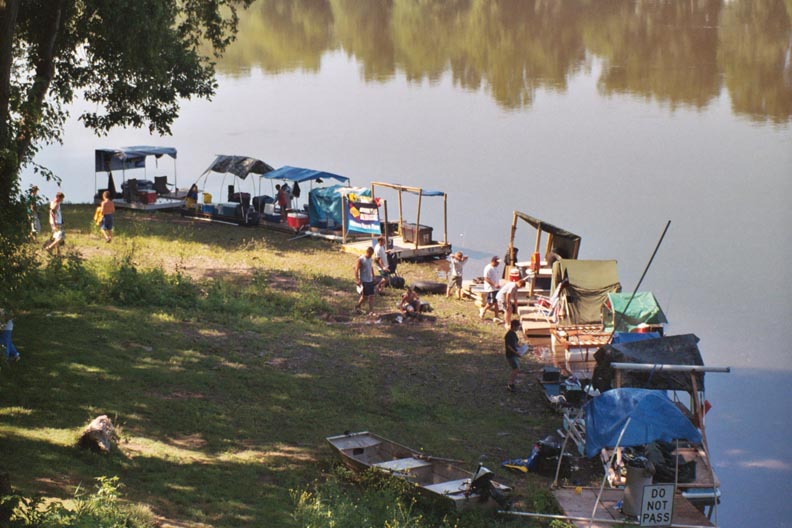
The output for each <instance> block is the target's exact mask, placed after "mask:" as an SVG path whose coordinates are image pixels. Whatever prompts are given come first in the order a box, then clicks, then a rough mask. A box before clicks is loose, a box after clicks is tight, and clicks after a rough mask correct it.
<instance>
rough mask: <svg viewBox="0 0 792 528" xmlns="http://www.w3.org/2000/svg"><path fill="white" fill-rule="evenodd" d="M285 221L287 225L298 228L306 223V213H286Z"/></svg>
mask: <svg viewBox="0 0 792 528" xmlns="http://www.w3.org/2000/svg"><path fill="white" fill-rule="evenodd" d="M286 222H288V224H289V227H291V228H293V229H300V228H301V227H303V226H307V225H308V215H307V214H305V213H288V214H287V215H286Z"/></svg>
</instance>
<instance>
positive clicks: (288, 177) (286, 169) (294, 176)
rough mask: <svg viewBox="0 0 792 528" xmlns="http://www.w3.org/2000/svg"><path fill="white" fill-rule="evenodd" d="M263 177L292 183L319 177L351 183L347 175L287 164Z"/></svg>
mask: <svg viewBox="0 0 792 528" xmlns="http://www.w3.org/2000/svg"><path fill="white" fill-rule="evenodd" d="M262 178H267V179H269V180H283V181H287V182H292V183H302V182H305V181H314V180H316V179H317V178H321V179H322V180H336V181H338V182H341V183H343V184H346V185H349V178H347V177H346V176H339V175H338V174H333V173H331V172H324V171H318V170H313V169H302V168H300V167H290V166H288V165H285V166H283V167H281V168H279V169H276V170H274V171H272V172H268V173H267V174H264V175H262Z"/></svg>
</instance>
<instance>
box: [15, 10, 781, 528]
mask: <svg viewBox="0 0 792 528" xmlns="http://www.w3.org/2000/svg"><path fill="white" fill-rule="evenodd" d="M790 28H792V2H790V1H789V0H733V1H728V2H720V1H714V0H713V1H708V0H697V1H684V2H683V1H678V2H674V1H668V2H660V1H627V0H601V1H597V2H588V1H584V0H566V1H557V2H556V1H554V2H545V1H542V0H512V1H495V0H492V1H485V2H479V1H475V0H470V1H461V0H460V1H456V2H431V1H429V2H412V1H408V0H404V1H401V0H392V1H383V2H353V1H351V0H300V1H292V2H286V1H276V0H271V1H261V0H260V1H259V2H257V3H256V4H254V5H253V7H252V8H251V10H250V11H249V12H248V13H246V14H245V16H244V17H243V19H242V21H241V26H240V30H241V31H240V35H239V39H238V41H237V42H236V43H235V44H234V45H233V46H232V47H231V48H230V49H229V51H228V54H227V56H226V57H225V58H224V59H223V60H222V61H221V62H220V64H219V65H218V70H219V78H218V80H219V88H218V91H217V95H216V96H215V98H214V100H213V101H212V102H206V101H186V102H184V104H183V106H182V113H181V117H180V118H179V119H178V120H177V122H176V123H175V125H174V126H173V133H174V134H173V137H170V138H159V137H151V136H149V135H148V134H147V133H146V132H143V131H137V130H118V131H114V132H113V133H112V134H110V136H109V137H107V138H96V137H95V136H93V135H92V134H91V133H89V132H87V131H85V129H84V128H83V127H82V125H81V124H80V123H79V122H78V121H77V120H76V115H78V114H79V112H80V110H82V109H83V108H84V106H83V104H82V103H76V104H75V105H74V106H73V108H72V118H71V119H70V120H69V121H68V123H67V125H66V130H65V135H64V144H63V145H62V146H50V147H47V148H45V149H44V150H43V151H42V152H41V154H40V156H39V157H38V158H37V161H38V162H39V163H41V164H43V165H45V166H48V167H49V168H51V169H53V170H54V171H55V172H56V173H57V174H58V175H60V176H61V177H62V178H63V183H62V189H63V190H64V192H65V193H66V196H67V201H74V202H87V201H89V200H90V199H91V197H92V195H93V192H94V172H93V150H94V149H95V148H100V147H117V146H124V145H135V144H155V145H166V146H174V147H176V148H178V150H179V159H178V164H177V171H178V178H179V185H180V186H184V185H187V184H189V183H191V182H192V181H194V180H195V179H196V178H197V177H198V175H199V174H200V173H201V172H202V171H203V170H204V169H205V168H206V166H208V165H209V163H210V162H211V160H212V159H213V158H212V155H213V154H244V155H249V156H254V157H258V158H260V159H263V160H265V161H267V162H268V163H270V164H271V165H273V166H275V167H278V166H281V165H294V166H301V167H309V168H315V169H322V170H326V171H329V172H335V173H338V174H343V175H346V176H349V177H350V178H352V183H353V184H354V185H367V184H368V182H370V181H386V182H399V183H403V184H410V185H418V186H423V187H425V188H439V189H442V190H445V191H447V192H448V193H449V202H448V206H449V210H448V223H449V241H450V242H451V243H452V244H453V246H454V248H455V249H462V250H463V251H465V252H467V253H469V254H471V255H472V256H473V258H474V261H473V262H471V263H470V264H468V266H467V270H466V271H467V272H468V274H469V275H471V276H472V275H479V274H480V271H479V269H480V268H481V267H483V265H484V263H485V261H486V260H487V258H488V256H489V255H491V254H498V255H503V254H504V252H505V249H506V247H507V244H508V237H509V225H510V222H511V214H512V211H513V210H515V209H516V210H520V211H523V212H526V213H528V214H530V215H532V216H536V217H539V218H542V219H544V220H546V221H548V222H551V223H553V224H555V225H558V226H561V227H564V228H566V229H569V230H570V231H573V232H575V233H577V234H579V235H581V236H582V239H583V241H582V245H581V252H580V258H588V259H610V258H615V259H617V260H618V262H619V274H620V279H621V282H622V284H623V286H624V289H625V290H626V291H632V290H633V289H634V287H635V285H636V283H637V281H638V279H639V278H640V275H641V273H642V271H643V269H644V266H645V265H646V263H647V261H648V259H649V256H650V255H651V253H652V250H653V249H654V246H655V244H656V242H657V240H658V237H659V235H660V233H661V232H662V229H663V227H664V225H665V223H666V221H668V220H671V222H672V224H671V228H670V230H669V233H668V235H667V236H666V239H665V241H664V242H663V245H662V246H661V248H660V250H659V252H658V255H657V257H656V258H655V261H654V263H653V265H652V267H651V269H650V270H649V273H648V274H647V276H646V279H645V281H644V284H643V285H642V288H641V289H642V290H651V291H653V292H654V293H655V295H656V296H657V298H658V300H659V301H660V304H661V305H662V306H663V308H664V310H665V312H666V314H667V315H668V318H669V320H670V321H671V326H670V328H669V333H688V332H692V333H695V334H696V335H698V336H699V338H700V339H701V342H700V344H699V346H700V348H701V351H702V353H703V355H704V358H705V361H706V363H707V364H709V365H715V366H731V367H732V369H733V370H732V373H730V374H711V375H709V376H708V378H707V398H708V399H709V400H710V401H711V402H712V403H713V405H714V407H713V409H712V411H710V413H709V415H708V432H709V440H710V445H711V449H712V451H713V459H714V462H715V465H716V470H717V472H718V474H719V477H720V479H721V482H722V491H723V503H722V505H721V507H720V508H719V511H718V518H719V519H718V520H719V522H720V524H721V525H722V526H725V527H742V526H765V527H772V526H789V525H792V502H790V501H789V500H788V497H789V496H790V493H791V492H792V484H791V483H792V455H791V454H790V451H789V449H788V445H789V438H790V433H791V432H792V431H790V419H789V415H788V412H789V411H788V410H789V405H788V403H787V402H788V401H789V400H790V395H792V391H791V390H790V384H789V376H790V375H792V373H791V372H790V370H792V361H791V360H790V345H789V343H790V342H792V330H790V324H789V321H790V319H792V301H790V286H789V284H790V280H791V279H792V277H791V276H790V275H792V274H791V273H790V268H789V266H788V265H786V264H784V263H785V262H788V261H790V260H792V251H791V250H790V242H792V240H790V235H789V229H790V226H792V213H790V208H789V205H788V200H789V198H788V197H789V195H790V192H792V29H790ZM160 163H161V167H159V168H153V167H151V168H150V170H153V171H164V172H168V171H170V170H171V165H170V164H169V163H165V164H163V162H160ZM147 170H148V169H147ZM24 182H25V184H26V185H27V184H29V183H33V182H35V183H37V184H38V185H39V186H40V187H41V188H42V189H43V191H44V194H47V195H49V196H52V195H53V194H54V192H55V190H56V189H55V186H54V184H52V183H45V182H41V181H39V180H37V179H36V176H34V175H32V174H31V173H29V172H28V173H26V174H25V176H24ZM100 186H103V185H101V184H100ZM437 206H438V207H437V208H436V210H434V212H432V211H433V209H432V208H431V207H432V204H431V202H429V203H428V207H429V208H428V209H426V210H425V211H426V214H427V215H428V216H427V218H426V220H427V223H429V224H430V225H433V226H434V227H435V235H436V236H437V235H438V233H441V232H442V223H441V221H440V215H439V211H440V207H439V206H440V204H439V203H438V204H437ZM422 223H423V221H422ZM522 234H523V235H524V236H525V238H524V239H520V235H521V232H520V231H518V239H517V245H518V246H519V247H523V248H525V249H524V252H525V253H527V252H528V251H529V248H530V247H531V246H532V245H533V241H532V239H531V238H530V235H529V234H528V233H527V232H525V233H522ZM524 256H525V255H524Z"/></svg>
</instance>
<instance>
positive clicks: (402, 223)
mask: <svg viewBox="0 0 792 528" xmlns="http://www.w3.org/2000/svg"><path fill="white" fill-rule="evenodd" d="M403 218H404V214H403V212H402V192H401V187H399V234H400V235H401V236H402V240H404V220H403Z"/></svg>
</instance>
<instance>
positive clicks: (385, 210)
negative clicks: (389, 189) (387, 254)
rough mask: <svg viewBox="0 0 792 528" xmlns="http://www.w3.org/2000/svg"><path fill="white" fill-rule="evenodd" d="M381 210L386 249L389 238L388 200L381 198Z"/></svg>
mask: <svg viewBox="0 0 792 528" xmlns="http://www.w3.org/2000/svg"><path fill="white" fill-rule="evenodd" d="M382 212H383V214H384V215H385V229H384V231H385V232H384V233H383V235H385V249H386V250H387V249H388V240H390V229H389V228H388V201H387V200H382Z"/></svg>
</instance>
